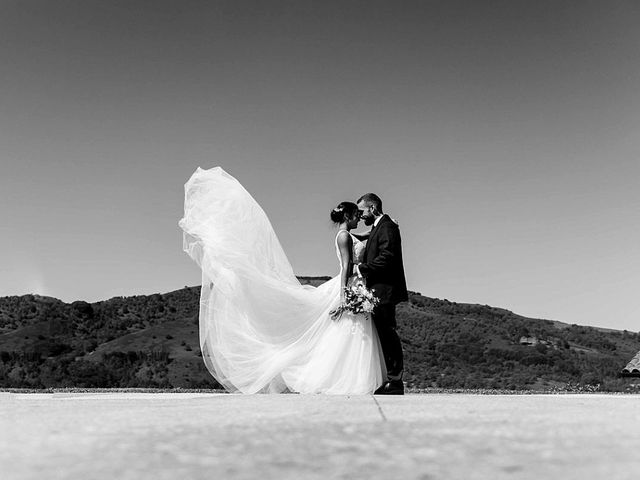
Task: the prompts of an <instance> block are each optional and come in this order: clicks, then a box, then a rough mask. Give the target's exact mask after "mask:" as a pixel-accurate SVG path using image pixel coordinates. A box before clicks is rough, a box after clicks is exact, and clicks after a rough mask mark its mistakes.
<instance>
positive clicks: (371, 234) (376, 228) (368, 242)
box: [364, 213, 387, 258]
mask: <svg viewBox="0 0 640 480" xmlns="http://www.w3.org/2000/svg"><path fill="white" fill-rule="evenodd" d="M386 216H387V215H386V213H385V214H384V215H382V217H381V218H380V221H379V222H378V225H376V226H375V227H373V228H372V229H371V233H370V234H369V240H368V241H367V245H366V246H365V248H364V255H365V258H366V257H368V256H369V245H371V244H372V240H373V238H374V236H375V234H376V232H377V231H378V227H379V226H380V224H381V223H382V222H384V221H385V220H386V218H385V217H386Z"/></svg>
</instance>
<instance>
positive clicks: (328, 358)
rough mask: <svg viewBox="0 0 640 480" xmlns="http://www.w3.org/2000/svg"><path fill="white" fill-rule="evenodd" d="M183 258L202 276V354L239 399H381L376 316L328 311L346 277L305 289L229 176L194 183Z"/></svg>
mask: <svg viewBox="0 0 640 480" xmlns="http://www.w3.org/2000/svg"><path fill="white" fill-rule="evenodd" d="M179 224H180V227H181V228H182V229H183V231H184V250H185V252H187V253H188V254H189V256H191V257H192V258H193V259H194V260H195V261H196V262H197V263H198V265H199V266H200V268H201V270H202V292H201V297H200V347H201V349H202V356H203V359H204V362H205V365H206V366H207V368H208V369H209V371H210V372H211V374H212V375H213V376H214V378H215V379H216V380H217V381H218V382H219V383H221V384H222V385H224V386H225V388H227V389H228V390H230V391H234V392H235V391H239V392H242V393H257V392H271V393H279V392H286V391H293V392H300V393H327V394H367V393H372V392H373V391H374V390H375V389H376V388H377V387H378V386H379V385H380V384H381V383H382V380H383V378H384V375H385V371H384V360H383V357H382V350H381V347H380V342H379V339H378V336H377V333H376V330H375V328H374V326H373V325H372V321H371V319H370V317H369V316H368V315H349V314H343V315H342V317H341V318H340V319H338V320H332V319H331V318H330V314H329V312H330V311H331V310H332V309H334V308H335V307H336V306H337V305H338V302H339V297H340V278H339V276H336V277H334V278H333V279H331V280H329V281H328V282H326V283H324V284H322V285H320V286H319V287H312V286H309V285H301V284H300V282H299V281H298V279H297V278H296V277H295V275H294V273H293V269H292V268H291V265H290V263H289V261H288V259H287V257H286V255H285V253H284V251H283V250H282V247H281V245H280V242H279V241H278V238H277V236H276V234H275V232H274V231H273V228H272V226H271V224H270V222H269V220H268V218H267V216H266V214H265V213H264V211H263V210H262V208H260V206H259V205H258V204H257V202H256V201H255V200H254V199H253V198H252V197H251V195H250V194H249V193H248V192H247V191H246V190H245V189H244V188H243V187H242V185H240V183H239V182H238V181H237V180H236V179H235V178H233V177H232V176H231V175H229V174H227V173H226V172H225V171H224V170H222V168H220V167H216V168H212V169H210V170H203V169H201V168H198V170H196V172H195V173H194V174H193V175H192V177H191V178H190V179H189V181H188V182H187V183H186V184H185V213H184V217H183V218H182V220H180V223H179Z"/></svg>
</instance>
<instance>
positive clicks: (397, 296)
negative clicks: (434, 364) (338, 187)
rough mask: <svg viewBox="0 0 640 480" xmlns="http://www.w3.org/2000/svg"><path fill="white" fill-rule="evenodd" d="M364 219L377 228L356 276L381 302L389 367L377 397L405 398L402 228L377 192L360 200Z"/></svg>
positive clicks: (379, 322) (376, 319) (376, 318)
mask: <svg viewBox="0 0 640 480" xmlns="http://www.w3.org/2000/svg"><path fill="white" fill-rule="evenodd" d="M357 203H358V209H359V210H360V217H361V218H362V220H364V223H365V225H373V228H372V229H371V233H370V234H369V239H368V240H367V246H366V248H365V253H364V261H363V262H362V263H359V264H358V265H356V273H359V274H360V275H362V276H363V277H365V283H366V285H367V287H368V288H370V289H372V290H373V292H374V294H375V295H376V296H377V297H378V298H379V299H380V303H379V304H378V306H376V308H375V309H374V310H373V313H372V318H373V323H374V324H375V326H376V330H377V331H378V337H380V345H381V346H382V353H383V355H384V360H385V364H386V367H387V380H386V381H385V382H384V383H383V384H382V386H381V387H380V388H378V390H376V391H375V394H376V395H403V394H404V384H403V383H402V370H403V360H402V344H401V343H400V337H398V333H397V332H396V328H397V324H396V305H397V304H398V303H400V302H403V301H406V300H408V299H409V297H408V295H407V283H406V281H405V278H404V267H403V266H402V245H401V240H400V229H399V228H398V225H397V224H396V223H395V222H394V221H393V220H392V219H391V218H389V216H388V215H385V214H384V213H383V212H382V200H380V197H378V196H377V195H376V194H375V193H367V194H365V195H363V196H362V197H360V198H359V199H358V202H357Z"/></svg>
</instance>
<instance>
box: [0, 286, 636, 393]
mask: <svg viewBox="0 0 640 480" xmlns="http://www.w3.org/2000/svg"><path fill="white" fill-rule="evenodd" d="M326 280H327V278H326V277H303V278H301V281H302V282H303V283H308V284H313V285H318V284H320V283H322V282H323V281H326ZM198 300H199V288H197V287H185V288H183V289H180V290H177V291H175V292H170V293H166V294H163V295H160V294H154V295H148V296H133V297H116V298H112V299H110V300H107V301H104V302H97V303H94V304H88V303H86V302H74V303H72V304H65V303H63V302H61V301H59V300H57V299H53V298H47V297H40V296H35V295H25V296H21V297H4V298H0V387H14V388H17V387H27V388H28V387H36V388H38V387H121V388H122V387H138V388H139V387H162V388H168V387H182V388H210V387H214V386H216V383H215V381H213V380H212V379H211V377H210V375H209V374H208V373H207V372H206V369H205V368H204V366H203V363H202V359H201V357H200V352H199V340H198ZM398 321H399V332H400V336H401V338H402V340H403V343H404V348H405V356H406V365H407V366H406V377H405V378H406V380H407V381H408V383H409V385H411V386H413V387H416V388H493V389H522V388H524V389H540V388H554V387H556V386H566V385H568V384H574V385H575V384H584V385H586V384H600V385H601V388H603V387H604V388H605V389H611V390H619V389H623V388H624V387H625V381H624V380H621V379H618V378H617V373H618V372H619V371H620V369H621V368H622V367H624V365H625V364H626V362H627V361H628V360H629V359H630V358H631V357H632V356H633V355H634V354H635V353H636V352H637V351H638V350H639V349H640V339H639V338H638V335H637V334H635V333H629V332H620V331H616V330H608V329H600V328H594V327H583V326H577V325H568V324H565V323H562V322H558V321H549V320H540V319H531V318H526V317H522V316H519V315H516V314H514V313H512V312H510V311H508V310H504V309H500V308H494V307H489V306H486V305H470V304H458V303H452V302H449V301H447V300H439V299H433V298H428V297H424V296H422V295H420V294H417V293H411V295H410V300H409V302H406V303H403V304H401V305H399V306H398ZM521 337H528V338H529V339H534V340H533V342H534V343H535V342H537V344H536V345H522V344H520V339H521Z"/></svg>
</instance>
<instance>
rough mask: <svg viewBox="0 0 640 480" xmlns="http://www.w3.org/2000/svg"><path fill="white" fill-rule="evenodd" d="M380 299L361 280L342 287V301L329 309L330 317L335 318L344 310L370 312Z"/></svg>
mask: <svg viewBox="0 0 640 480" xmlns="http://www.w3.org/2000/svg"><path fill="white" fill-rule="evenodd" d="M379 302H380V300H379V299H378V297H376V296H375V295H374V294H373V292H372V291H371V290H369V289H368V288H367V287H365V286H364V284H362V283H361V282H356V283H353V284H351V285H349V286H348V287H344V303H342V304H341V305H339V306H338V307H337V308H335V309H333V310H331V312H330V314H331V318H332V319H333V320H337V319H338V318H340V317H341V316H342V314H343V313H344V312H351V313H354V314H355V313H371V312H372V311H373V309H374V307H375V306H376V305H378V303H379Z"/></svg>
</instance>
